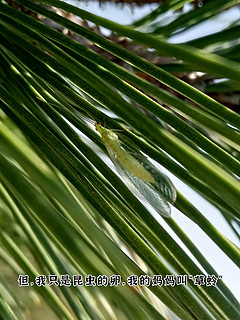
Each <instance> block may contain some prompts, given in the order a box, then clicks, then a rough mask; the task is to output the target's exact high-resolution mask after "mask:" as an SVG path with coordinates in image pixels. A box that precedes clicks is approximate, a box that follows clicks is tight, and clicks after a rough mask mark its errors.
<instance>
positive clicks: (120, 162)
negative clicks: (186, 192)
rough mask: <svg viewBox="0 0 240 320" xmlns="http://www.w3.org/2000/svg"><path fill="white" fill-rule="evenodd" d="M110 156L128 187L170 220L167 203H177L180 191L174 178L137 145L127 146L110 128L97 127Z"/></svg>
mask: <svg viewBox="0 0 240 320" xmlns="http://www.w3.org/2000/svg"><path fill="white" fill-rule="evenodd" d="M95 127H96V129H97V131H98V132H99V133H100V134H101V136H102V140H103V142H104V144H105V146H106V148H107V151H108V153H109V156H110V158H111V160H112V162H113V163H114V165H115V167H116V169H117V170H118V172H119V174H120V175H121V176H122V178H123V179H124V181H125V183H126V184H127V186H128V187H129V188H130V189H131V190H132V191H133V193H135V194H136V195H137V196H138V197H140V198H141V199H143V200H144V201H147V202H148V203H149V204H150V205H151V206H152V207H153V208H154V209H155V210H156V211H157V212H158V213H159V214H161V215H163V216H165V217H170V215H171V211H170V206H169V204H168V203H167V201H169V202H171V203H173V202H174V201H175V200H176V190H175V187H174V186H173V184H172V182H171V181H170V179H169V178H168V177H167V176H166V175H165V174H164V173H162V172H161V171H159V170H158V169H157V168H156V167H155V166H154V165H153V164H152V163H151V162H150V161H149V160H148V159H147V158H146V157H145V156H144V155H143V154H142V153H140V152H139V151H138V150H137V148H136V146H135V145H133V144H132V143H131V145H130V146H127V145H126V144H123V143H122V142H121V141H120V140H119V139H118V136H117V135H116V134H115V133H114V132H113V131H112V130H109V129H106V128H103V127H101V125H100V124H95Z"/></svg>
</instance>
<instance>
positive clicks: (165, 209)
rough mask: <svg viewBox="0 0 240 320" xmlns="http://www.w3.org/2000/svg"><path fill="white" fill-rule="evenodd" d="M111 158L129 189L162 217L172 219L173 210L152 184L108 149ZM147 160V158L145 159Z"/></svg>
mask: <svg viewBox="0 0 240 320" xmlns="http://www.w3.org/2000/svg"><path fill="white" fill-rule="evenodd" d="M107 150H108V153H109V156H110V158H111V160H112V162H113V164H114V165H115V167H116V169H117V171H118V172H119V174H120V175H121V177H122V178H123V180H124V182H125V184H126V185H127V186H128V188H129V189H130V190H131V191H132V192H133V193H134V194H135V195H136V196H137V197H139V198H140V199H142V200H144V201H145V202H147V203H148V204H150V205H151V206H152V207H153V209H154V210H156V212H157V213H159V214H160V215H162V216H164V217H166V218H170V216H171V209H170V206H169V204H168V203H167V201H166V200H165V198H164V197H163V196H162V195H161V194H159V192H157V191H155V190H154V188H153V187H152V185H151V183H149V182H146V181H143V180H141V179H140V178H138V177H136V176H135V175H133V174H132V173H131V172H130V171H129V170H127V169H126V168H125V167H124V166H123V165H122V164H121V163H120V162H119V160H118V159H117V158H116V156H115V154H114V152H113V151H112V149H110V148H108V147H107ZM144 158H145V157H144Z"/></svg>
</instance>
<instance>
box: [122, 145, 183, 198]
mask: <svg viewBox="0 0 240 320" xmlns="http://www.w3.org/2000/svg"><path fill="white" fill-rule="evenodd" d="M121 146H122V148H123V149H125V150H126V151H127V152H128V153H130V154H131V155H132V156H133V157H134V158H135V159H136V160H138V162H139V163H140V164H141V165H142V166H143V167H144V168H145V169H146V170H147V171H148V172H149V173H150V174H151V175H152V176H153V177H154V180H155V183H154V184H151V185H152V187H153V188H154V189H155V190H156V191H157V192H159V193H160V194H161V195H163V197H164V198H165V199H166V200H167V201H169V202H170V203H174V202H175V201H176V198H177V192H176V189H175V187H174V185H173V183H172V181H171V180H170V179H169V178H168V176H167V175H166V174H165V173H163V172H162V171H161V170H160V169H158V168H156V167H155V166H154V165H153V164H152V163H151V162H150V161H149V160H148V159H147V158H146V157H145V156H144V155H143V154H142V153H141V152H140V151H139V150H138V149H137V147H136V145H135V144H134V143H132V142H130V141H129V140H126V139H124V143H122V145H121Z"/></svg>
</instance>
